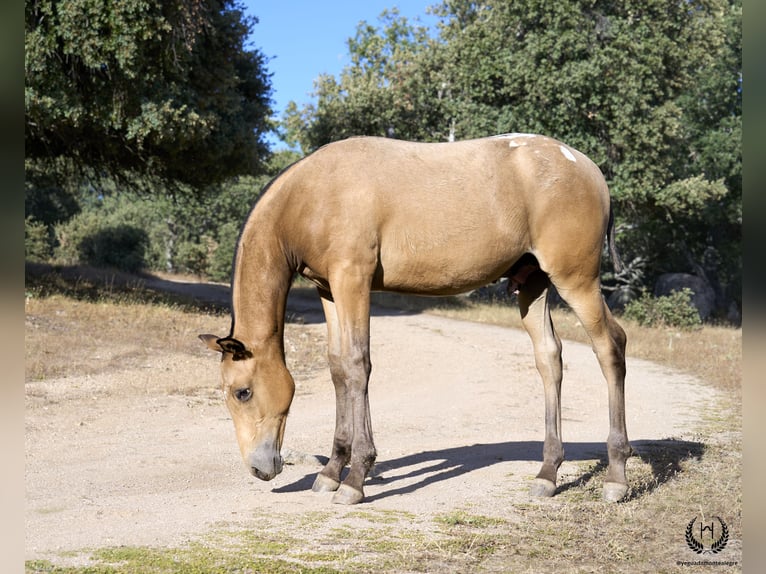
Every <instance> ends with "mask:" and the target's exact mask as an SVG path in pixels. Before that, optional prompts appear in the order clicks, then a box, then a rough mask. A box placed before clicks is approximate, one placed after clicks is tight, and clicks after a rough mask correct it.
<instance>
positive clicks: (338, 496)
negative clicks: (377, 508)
mask: <svg viewBox="0 0 766 574" xmlns="http://www.w3.org/2000/svg"><path fill="white" fill-rule="evenodd" d="M362 500H364V494H363V493H362V492H361V491H359V490H357V489H356V488H353V487H351V486H349V485H347V484H341V485H340V488H338V490H337V491H336V492H335V494H334V495H333V497H332V502H333V504H358V503H360V502H362Z"/></svg>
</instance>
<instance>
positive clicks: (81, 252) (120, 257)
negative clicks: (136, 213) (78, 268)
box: [77, 225, 148, 273]
mask: <svg viewBox="0 0 766 574" xmlns="http://www.w3.org/2000/svg"><path fill="white" fill-rule="evenodd" d="M147 243H148V237H147V235H146V232H145V231H144V230H143V229H139V228H138V227H132V226H130V225H118V226H116V227H107V228H104V229H100V230H99V231H97V232H96V233H94V234H92V235H88V236H86V237H84V238H83V239H82V241H80V243H79V244H78V245H77V251H78V259H79V261H81V262H83V263H86V264H88V265H92V266H93V267H110V268H115V269H119V270H121V271H128V272H133V273H135V272H136V271H140V270H141V269H143V267H144V266H145V261H144V254H145V253H146V246H147Z"/></svg>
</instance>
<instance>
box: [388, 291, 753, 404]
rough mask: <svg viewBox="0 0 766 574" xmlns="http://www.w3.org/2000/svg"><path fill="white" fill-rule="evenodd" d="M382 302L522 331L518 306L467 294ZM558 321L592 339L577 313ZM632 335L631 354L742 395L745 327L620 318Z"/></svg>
mask: <svg viewBox="0 0 766 574" xmlns="http://www.w3.org/2000/svg"><path fill="white" fill-rule="evenodd" d="M374 300H375V302H376V303H377V304H379V305H383V306H391V307H397V308H403V309H407V310H411V311H417V312H421V311H422V312H428V313H434V314H438V315H442V316H445V317H451V318H454V319H462V320H467V321H476V322H480V323H489V324H492V325H501V326H505V327H514V328H517V329H522V328H523V326H522V324H521V319H520V318H519V309H518V306H516V305H515V304H488V303H481V302H475V301H472V300H471V299H468V298H466V297H447V298H425V297H411V296H404V295H391V294H388V293H386V294H382V293H376V294H375V296H374ZM551 314H552V318H553V323H554V325H555V327H556V330H557V331H558V333H559V335H560V336H561V337H562V338H563V339H568V340H572V341H579V342H581V343H588V342H589V341H588V338H587V335H586V334H585V331H584V329H583V328H582V326H581V325H580V322H579V320H578V319H577V316H576V315H575V314H574V313H572V312H571V311H569V309H568V308H563V307H559V308H554V309H553V310H552V312H551ZM617 319H618V321H619V322H620V324H621V325H622V326H623V328H624V329H625V331H626V333H627V334H628V349H627V352H628V355H630V356H632V357H636V358H639V359H647V360H650V361H654V362H656V363H660V364H662V365H667V366H669V367H673V368H675V369H679V370H681V371H684V372H687V373H690V374H694V375H696V376H698V377H699V378H700V379H701V380H703V381H706V382H708V383H710V384H712V385H713V386H715V387H716V388H719V389H722V390H725V391H727V392H732V393H735V394H736V395H739V394H740V393H741V383H742V329H741V328H734V327H723V326H711V325H705V326H704V327H702V328H701V329H695V330H679V329H672V328H666V327H662V328H653V327H643V326H641V325H639V324H638V323H635V322H633V321H628V320H626V319H624V318H622V317H617Z"/></svg>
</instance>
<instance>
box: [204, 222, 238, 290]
mask: <svg viewBox="0 0 766 574" xmlns="http://www.w3.org/2000/svg"><path fill="white" fill-rule="evenodd" d="M239 228H240V224H239V222H236V223H235V222H228V223H224V224H223V225H222V226H221V228H220V229H219V230H218V245H217V247H216V248H215V250H214V251H213V252H212V253H211V254H210V256H209V261H208V268H207V274H208V277H210V279H212V280H213V281H220V282H223V283H227V282H229V281H231V272H232V264H233V261H234V251H235V250H236V248H237V239H238V238H239Z"/></svg>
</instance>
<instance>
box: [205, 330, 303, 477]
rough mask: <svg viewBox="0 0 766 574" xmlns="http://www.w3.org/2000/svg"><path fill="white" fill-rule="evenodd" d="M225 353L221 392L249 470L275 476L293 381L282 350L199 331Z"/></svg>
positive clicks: (256, 474)
mask: <svg viewBox="0 0 766 574" xmlns="http://www.w3.org/2000/svg"><path fill="white" fill-rule="evenodd" d="M200 339H202V341H203V342H205V343H206V344H207V346H208V347H209V348H211V349H213V350H214V351H218V352H220V353H221V354H222V358H221V378H222V383H223V396H224V399H225V401H226V406H227V407H228V408H229V412H230V413H231V417H232V419H233V420H234V428H235V430H236V433H237V442H238V443H239V449H240V451H241V452H242V458H243V459H244V461H245V464H246V465H247V466H248V468H249V469H250V472H251V473H253V474H254V475H255V476H257V477H258V478H260V479H261V480H271V479H272V478H274V477H275V476H276V475H277V474H279V473H280V472H282V456H281V455H280V451H281V449H282V438H283V436H284V432H285V421H286V420H287V413H288V411H289V410H290V403H292V400H293V394H294V392H295V384H294V383H293V378H292V377H291V376H290V373H289V372H288V370H287V368H286V367H285V364H284V359H283V358H282V354H281V351H280V350H279V349H273V348H264V349H249V348H247V346H246V345H245V344H244V343H242V342H241V341H238V340H237V339H234V338H232V337H224V338H218V337H216V336H215V335H200Z"/></svg>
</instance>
